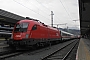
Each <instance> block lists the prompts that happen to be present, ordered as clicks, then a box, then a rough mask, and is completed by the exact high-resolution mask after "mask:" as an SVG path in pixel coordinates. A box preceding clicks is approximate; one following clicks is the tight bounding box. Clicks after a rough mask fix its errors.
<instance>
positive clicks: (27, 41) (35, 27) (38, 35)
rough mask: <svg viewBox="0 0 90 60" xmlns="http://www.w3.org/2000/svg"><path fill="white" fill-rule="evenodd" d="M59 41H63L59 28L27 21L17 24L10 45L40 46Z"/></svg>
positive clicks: (35, 21)
mask: <svg viewBox="0 0 90 60" xmlns="http://www.w3.org/2000/svg"><path fill="white" fill-rule="evenodd" d="M57 41H61V33H60V31H59V30H58V29H57V28H53V27H50V26H48V25H45V24H44V23H42V22H40V21H38V20H33V19H31V20H30V19H25V20H20V21H19V22H17V23H16V24H15V26H14V30H13V32H12V37H11V39H10V40H9V45H10V46H33V45H39V46H40V45H42V44H48V43H51V42H57Z"/></svg>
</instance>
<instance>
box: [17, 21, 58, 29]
mask: <svg viewBox="0 0 90 60" xmlns="http://www.w3.org/2000/svg"><path fill="white" fill-rule="evenodd" d="M20 22H34V23H36V24H38V25H41V26H46V27H48V28H49V29H52V30H58V29H57V28H53V27H51V26H48V25H45V24H44V23H42V22H41V21H39V20H32V19H31V20H30V19H25V20H20V21H19V22H18V23H20Z"/></svg>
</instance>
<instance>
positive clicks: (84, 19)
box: [79, 0, 90, 35]
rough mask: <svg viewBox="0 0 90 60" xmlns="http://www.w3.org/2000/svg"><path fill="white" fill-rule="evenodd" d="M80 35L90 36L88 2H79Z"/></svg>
mask: <svg viewBox="0 0 90 60" xmlns="http://www.w3.org/2000/svg"><path fill="white" fill-rule="evenodd" d="M79 14H80V30H81V35H87V34H88V35H90V0H79Z"/></svg>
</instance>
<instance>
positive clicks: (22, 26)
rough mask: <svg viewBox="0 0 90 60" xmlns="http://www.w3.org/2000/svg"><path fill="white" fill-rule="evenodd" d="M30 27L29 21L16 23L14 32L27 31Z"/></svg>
mask: <svg viewBox="0 0 90 60" xmlns="http://www.w3.org/2000/svg"><path fill="white" fill-rule="evenodd" d="M27 28H28V23H20V24H16V28H15V30H14V32H26V31H27Z"/></svg>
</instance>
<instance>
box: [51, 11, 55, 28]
mask: <svg viewBox="0 0 90 60" xmlns="http://www.w3.org/2000/svg"><path fill="white" fill-rule="evenodd" d="M53 15H54V14H53V11H51V26H52V27H53Z"/></svg>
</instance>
